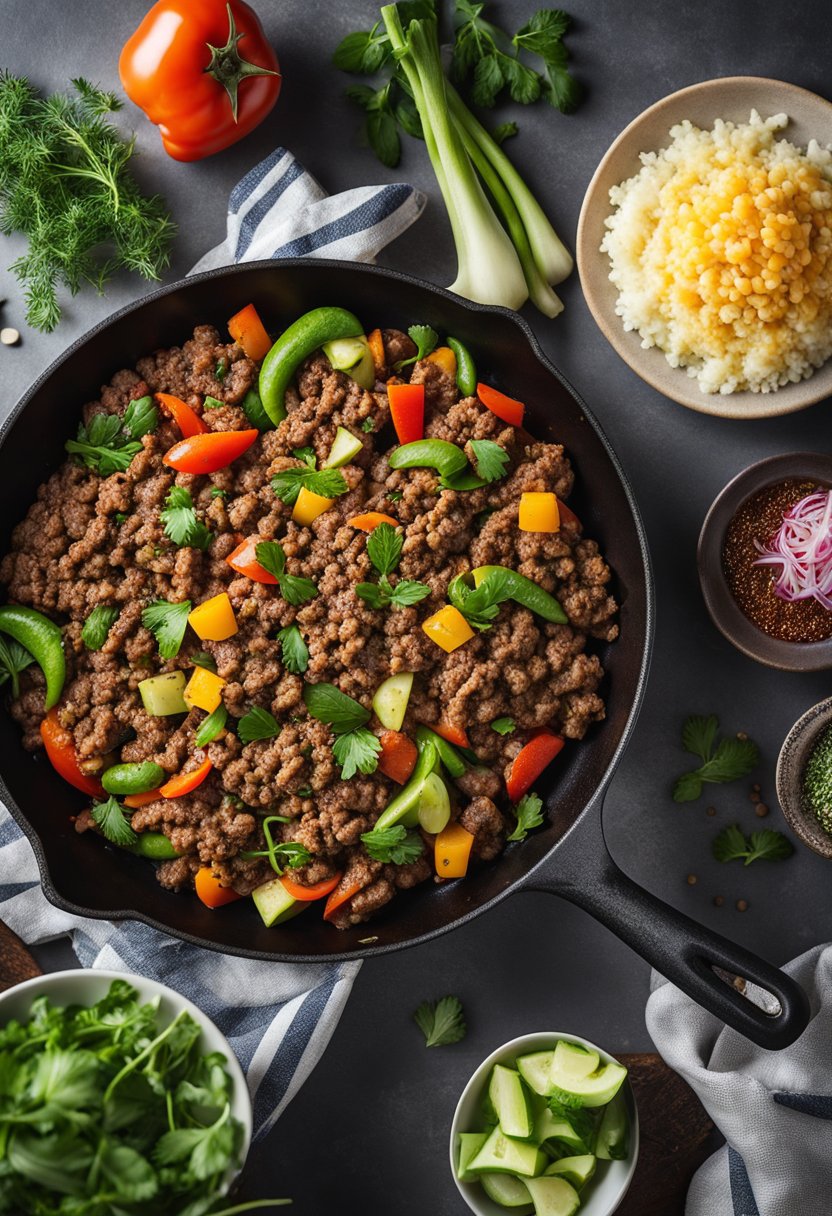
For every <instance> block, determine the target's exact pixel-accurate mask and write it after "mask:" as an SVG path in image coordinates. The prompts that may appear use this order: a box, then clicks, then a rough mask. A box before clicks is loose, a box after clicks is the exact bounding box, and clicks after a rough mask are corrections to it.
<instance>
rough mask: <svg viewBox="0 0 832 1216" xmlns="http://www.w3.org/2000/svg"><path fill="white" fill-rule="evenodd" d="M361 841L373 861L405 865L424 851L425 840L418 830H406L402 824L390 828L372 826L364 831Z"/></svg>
mask: <svg viewBox="0 0 832 1216" xmlns="http://www.w3.org/2000/svg"><path fill="white" fill-rule="evenodd" d="M361 843H362V844H363V845H364V848H365V849H366V850H367V852H368V853H369V854H370V856H371V857H372V858H373V859H374V860H375V861H381V862H391V863H392V864H393V865H394V866H406V865H409V864H410V863H411V862H413V861H415V860H416V858H417V857H421V855H422V854H423V853H424V851H425V842H424V841H423V840H422V837H421V836H420V835H419V833H418V832H408V830H407V829H406V828H405V827H403V826H402V824H400V823H397V824H394V825H393V827H391V828H373V830H372V831H371V832H364V834H363V835H362V837H361Z"/></svg>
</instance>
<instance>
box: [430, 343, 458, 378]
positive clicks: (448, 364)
mask: <svg viewBox="0 0 832 1216" xmlns="http://www.w3.org/2000/svg"><path fill="white" fill-rule="evenodd" d="M428 363H438V364H439V366H440V367H441V368H442V370H443V371H444V372H447V374H448V375H449V376H453V377H454V378H455V377H456V355H455V354H454V352H453V351H452V350H451V348H450V346H437V348H436V350H435V351H433V352H432V353H431V354H429V355H428Z"/></svg>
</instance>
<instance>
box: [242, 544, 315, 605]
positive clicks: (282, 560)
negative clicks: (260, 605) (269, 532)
mask: <svg viewBox="0 0 832 1216" xmlns="http://www.w3.org/2000/svg"><path fill="white" fill-rule="evenodd" d="M254 556H255V557H256V559H257V561H258V562H259V563H260V565H261V566H262V567H263V569H264V570H267V571H268V573H269V574H271V575H273V576H274V577H275V578H276V579H277V586H278V589H279V591H280V594H281V595H282V596H283V598H284V600H285V601H286V603H287V604H291V605H292V607H294V608H297V607H299V606H300V605H301V604H305V603H307V602H308V601H309V600H314V598H315V596H316V595H317V594H318V588H317V587H316V586H315V584H314V583H313V582H312V579H311V578H303V577H302V576H301V575H298V574H287V573H286V554H285V553H284V552H283V546H282V545H281V544H280V543H279V542H278V541H276V540H264V541H261V542H260V544H259V545H255V548H254Z"/></svg>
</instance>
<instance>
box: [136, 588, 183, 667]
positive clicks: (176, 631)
mask: <svg viewBox="0 0 832 1216" xmlns="http://www.w3.org/2000/svg"><path fill="white" fill-rule="evenodd" d="M190 611H191V601H190V600H183V601H182V602H181V604H172V603H170V601H169V600H154V601H153V603H152V604H148V606H147V607H146V608H145V609H143V611H142V624H143V625H144V627H145V629H149V630H150V632H151V633H152V634H153V636H154V638H155V639H156V644H157V645H158V647H159V654H160V655H161V656H162V658H163V659H173V658H175V657H176V655H178V654H179V647H180V646H181V645H182V639H183V638H184V636H185V630H186V629H187V628H188V615H189V613H190Z"/></svg>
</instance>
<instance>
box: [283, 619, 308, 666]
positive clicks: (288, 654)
mask: <svg viewBox="0 0 832 1216" xmlns="http://www.w3.org/2000/svg"><path fill="white" fill-rule="evenodd" d="M277 640H278V642H279V643H280V649H281V654H282V656H283V666H284V667H285V668H286V670H287V671H291V672H292V673H293V674H294V675H296V676H300V675H303V673H304V672H305V671H306V669H307V667H308V666H309V648H308V646H307V645H306V642H305V641H304V640H303V634H302V633H301V631H300V630H299V629H298V627H297V625H287V626H286V627H285V629H281V630H280V632H279V633H278V635H277Z"/></svg>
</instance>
